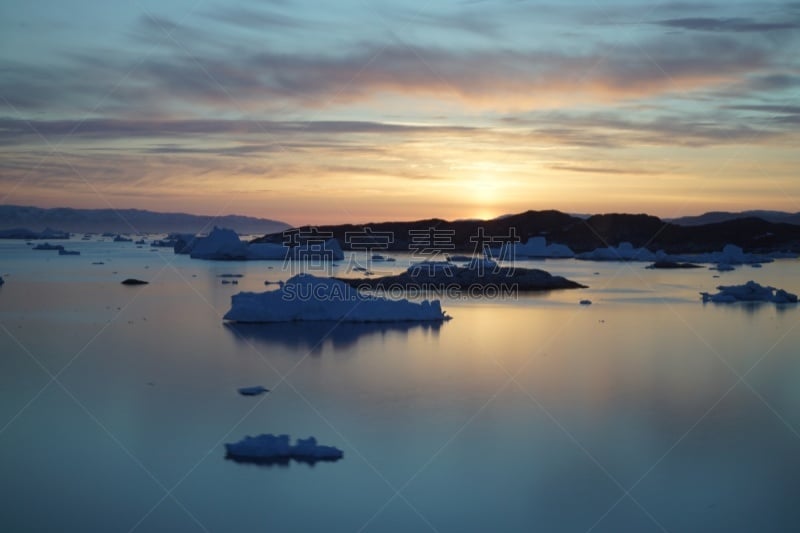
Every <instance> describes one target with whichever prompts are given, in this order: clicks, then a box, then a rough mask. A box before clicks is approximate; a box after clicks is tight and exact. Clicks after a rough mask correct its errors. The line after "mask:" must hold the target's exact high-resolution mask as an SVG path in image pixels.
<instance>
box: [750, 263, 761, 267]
mask: <svg viewBox="0 0 800 533" xmlns="http://www.w3.org/2000/svg"><path fill="white" fill-rule="evenodd" d="M750 266H751V267H752V268H761V263H751V264H750Z"/></svg>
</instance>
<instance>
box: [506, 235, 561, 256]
mask: <svg viewBox="0 0 800 533" xmlns="http://www.w3.org/2000/svg"><path fill="white" fill-rule="evenodd" d="M492 253H493V254H494V255H495V257H498V258H499V259H505V260H512V259H514V258H517V257H540V258H541V257H544V258H568V257H575V252H573V251H572V249H571V248H570V247H569V246H567V245H565V244H556V243H551V244H547V239H545V238H544V237H531V238H530V239H528V241H527V242H526V243H524V244H522V243H518V242H517V243H506V244H504V245H503V246H502V247H500V248H498V249H494V250H492Z"/></svg>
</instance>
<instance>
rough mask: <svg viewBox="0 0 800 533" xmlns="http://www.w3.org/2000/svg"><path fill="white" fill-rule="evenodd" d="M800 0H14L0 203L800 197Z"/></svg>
mask: <svg viewBox="0 0 800 533" xmlns="http://www.w3.org/2000/svg"><path fill="white" fill-rule="evenodd" d="M799 130H800V2H769V1H767V2H763V1H750V2H747V1H745V2H736V1H733V2H730V1H722V0H711V1H707V2H682V1H673V2H664V1H660V2H648V1H641V2H631V1H623V0H609V1H605V0H604V1H600V0H596V1H591V0H578V1H564V0H560V1H555V0H549V1H545V2H538V1H530V2H528V1H524V0H504V1H481V0H460V1H450V0H444V1H438V0H437V1H436V2H432V1H430V0H427V1H418V0H405V1H402V2H400V1H377V0H339V1H337V2H307V1H303V0H262V1H256V0H242V1H235V2H222V1H219V0H207V1H206V0H171V1H169V2H164V1H152V0H132V1H130V2H99V1H89V0H70V1H69V2H63V1H54V0H29V1H26V2H19V1H14V2H12V1H9V0H0V203H2V204H19V205H36V206H40V207H57V206H58V207H62V206H66V207H97V208H107V207H113V208H130V207H135V208H142V209H152V210H156V211H182V212H192V213H200V214H212V215H213V214H229V213H237V214H246V215H251V216H259V217H266V218H273V219H278V220H283V221H287V222H289V223H292V224H306V223H309V224H323V223H341V222H368V221H380V220H411V219H420V218H429V217H440V218H446V219H451V220H452V219H462V218H491V217H494V216H499V215H503V214H507V213H516V212H521V211H525V210H528V209H559V210H561V211H565V212H570V213H607V212H628V213H641V212H647V213H651V214H655V215H658V216H662V217H677V216H682V215H689V214H699V213H702V212H705V211H711V210H744V209H777V210H786V211H793V212H794V211H800V170H798V169H800V149H798V147H800V131H799Z"/></svg>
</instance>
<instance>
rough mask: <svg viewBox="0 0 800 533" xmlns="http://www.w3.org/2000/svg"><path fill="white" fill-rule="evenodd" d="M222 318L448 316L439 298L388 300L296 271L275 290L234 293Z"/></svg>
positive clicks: (388, 319) (401, 318)
mask: <svg viewBox="0 0 800 533" xmlns="http://www.w3.org/2000/svg"><path fill="white" fill-rule="evenodd" d="M223 318H224V319H225V320H230V321H232V322H293V321H300V320H304V321H342V322H401V321H430V320H433V321H436V320H439V321H441V320H447V319H448V318H449V317H448V316H447V314H446V313H445V312H444V311H442V307H441V304H440V303H439V300H434V301H432V302H429V301H428V300H424V301H422V302H419V303H417V302H410V301H408V300H405V299H403V300H389V299H386V298H381V297H377V296H368V295H364V294H361V293H360V292H359V291H358V290H357V289H355V288H353V287H351V286H350V285H348V284H346V283H344V282H342V281H339V280H335V279H331V278H320V277H316V276H312V275H310V274H298V275H296V276H293V277H291V278H289V279H288V280H287V281H286V282H285V283H283V284H282V285H281V287H280V289H278V290H274V291H267V292H260V293H256V292H240V293H238V294H234V295H233V296H232V297H231V309H230V310H229V311H228V312H227V313H225V316H224V317H223Z"/></svg>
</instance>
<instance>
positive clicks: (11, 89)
mask: <svg viewBox="0 0 800 533" xmlns="http://www.w3.org/2000/svg"><path fill="white" fill-rule="evenodd" d="M148 21H149V24H150V26H155V27H151V28H150V29H151V30H153V32H154V33H153V35H152V37H151V38H150V40H151V41H152V40H155V39H160V40H161V41H166V42H165V43H164V48H163V49H159V53H153V54H149V55H147V56H145V57H144V58H139V57H137V58H136V59H133V58H127V57H126V56H125V55H124V54H123V55H121V56H120V57H119V58H113V57H110V56H108V55H107V53H105V52H104V51H103V52H98V53H97V54H96V57H92V56H90V55H89V54H87V53H83V54H82V55H81V56H80V58H78V57H75V56H72V57H71V58H70V59H71V61H70V62H67V63H65V64H60V65H58V66H53V67H51V68H49V69H47V70H44V69H42V68H34V67H31V68H30V69H26V67H25V66H24V65H17V66H16V67H15V68H14V70H13V76H10V77H5V76H4V77H3V78H2V79H0V95H3V96H4V98H6V99H7V100H8V101H10V102H12V103H14V105H15V106H17V107H19V108H21V109H24V110H29V111H43V110H44V111H49V112H53V111H58V110H59V107H63V108H65V109H68V108H74V107H83V108H91V107H92V106H93V105H95V104H96V103H97V102H98V101H100V102H103V104H104V106H107V107H108V108H109V109H114V110H115V112H116V113H126V112H127V113H130V114H134V115H136V116H140V115H141V113H142V112H143V111H144V112H150V113H154V114H158V113H159V112H160V113H169V112H172V111H173V110H174V109H176V108H180V109H184V110H188V111H189V112H191V110H192V108H196V109H198V110H199V111H198V112H202V113H203V114H204V115H208V114H220V113H226V114H229V113H230V112H232V111H233V112H236V113H239V114H243V113H248V114H249V113H254V112H258V113H262V114H265V113H269V112H270V111H274V110H276V109H287V108H289V109H298V110H318V109H329V108H335V107H341V106H352V105H358V104H373V105H374V104H375V103H376V102H378V101H379V100H380V98H382V97H386V96H387V95H402V96H405V97H409V98H418V99H423V100H428V101H430V102H446V103H447V105H454V104H456V103H457V104H458V105H459V106H461V107H462V108H463V109H465V110H467V111H481V110H499V111H507V110H529V109H542V108H559V107H571V106H573V105H576V104H587V103H598V102H600V103H614V102H620V101H625V100H636V99H646V98H655V97H658V96H660V95H664V94H675V93H688V92H692V91H697V90H707V89H710V88H714V87H719V86H723V85H726V84H727V85H730V84H733V83H736V82H737V81H741V80H743V79H745V78H747V77H748V76H757V75H759V74H760V73H763V72H764V71H767V70H769V69H770V67H771V66H772V64H771V63H772V61H773V60H774V57H773V56H774V51H775V48H776V47H777V44H775V43H770V42H761V41H753V40H747V39H737V38H736V37H735V36H730V35H702V34H692V35H665V36H660V37H658V38H655V39H650V40H645V41H639V42H633V43H631V42H625V43H624V44H623V43H618V44H607V43H604V42H596V43H593V45H592V46H586V47H582V48H574V47H560V46H553V47H552V48H550V49H547V48H538V49H524V48H521V47H520V48H517V49H502V48H499V47H494V46H493V47H488V48H487V47H482V48H476V49H461V48H447V47H445V46H442V45H417V44H413V45H412V44H411V43H405V42H403V41H400V42H393V43H390V44H387V43H383V42H366V43H355V44H351V45H349V46H347V45H345V46H341V47H338V48H336V49H325V50H319V51H315V52H311V51H307V50H306V51H279V50H278V49H276V48H275V47H270V46H263V45H262V46H255V45H252V43H251V44H250V45H247V44H243V45H242V47H241V49H240V50H237V51H235V52H233V51H232V50H231V45H230V43H224V44H220V41H222V39H220V37H219V36H218V35H217V36H215V35H213V34H212V35H205V34H203V33H202V32H200V31H198V30H197V29H193V28H186V27H183V26H177V25H175V24H173V23H169V22H164V21H156V20H154V19H148ZM162 24H164V25H165V26H164V27H163V28H167V30H166V31H176V32H178V31H181V32H185V35H184V34H182V35H181V39H180V40H179V41H178V42H179V43H180V46H177V45H176V44H175V42H172V41H171V40H170V39H169V38H167V37H166V35H165V34H164V29H163V28H162V29H160V30H156V27H160V26H161V25H162ZM159 32H160V34H159ZM5 70H6V69H5V68H4V67H3V66H2V65H1V64H0V72H3V71H5ZM43 77H49V78H50V79H53V80H60V81H59V83H57V84H53V83H45V82H44V80H43ZM117 80H119V81H118V83H117V84H116V85H114V81H117ZM762 81H763V82H766V80H762ZM779 81H783V82H786V81H787V80H771V82H773V83H775V82H779ZM109 89H113V90H109ZM54 108H55V109H54Z"/></svg>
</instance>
